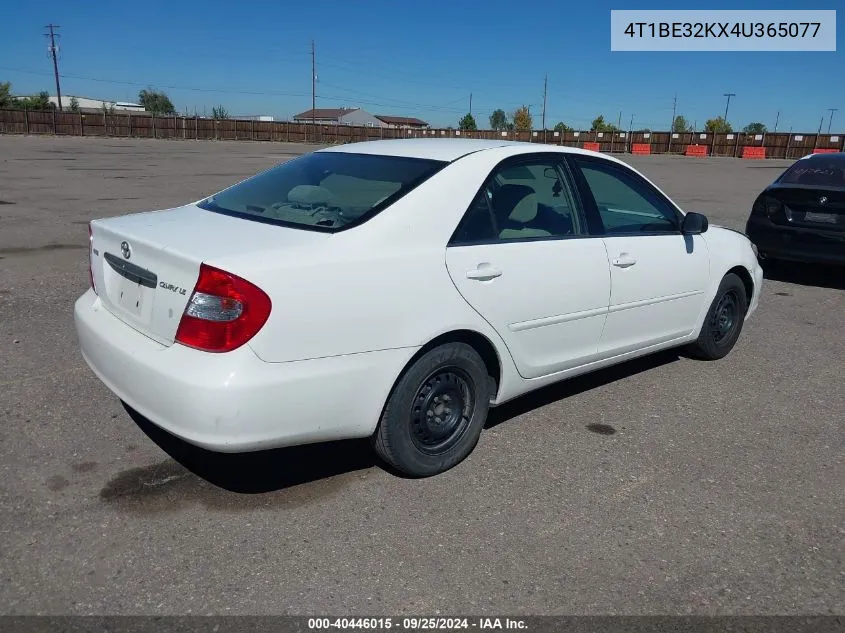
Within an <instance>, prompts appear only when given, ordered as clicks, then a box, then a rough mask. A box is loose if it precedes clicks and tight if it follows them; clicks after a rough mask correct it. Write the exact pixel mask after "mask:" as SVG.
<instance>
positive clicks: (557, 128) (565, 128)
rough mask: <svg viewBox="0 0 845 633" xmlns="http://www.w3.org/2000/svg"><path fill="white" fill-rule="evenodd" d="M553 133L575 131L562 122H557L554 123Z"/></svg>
mask: <svg viewBox="0 0 845 633" xmlns="http://www.w3.org/2000/svg"><path fill="white" fill-rule="evenodd" d="M554 131H555V132H574V131H575V130H573V129H572V128H571V127H569V126H568V125H567V124H566V123H564V122H563V121H558V122H557V123H555V127H554Z"/></svg>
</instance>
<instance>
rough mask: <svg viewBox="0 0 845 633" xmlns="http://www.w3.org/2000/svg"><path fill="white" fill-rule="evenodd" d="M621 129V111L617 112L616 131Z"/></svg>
mask: <svg viewBox="0 0 845 633" xmlns="http://www.w3.org/2000/svg"><path fill="white" fill-rule="evenodd" d="M621 127H622V110H620V111H619V118H618V119H616V129H617V130H618V129H620V128H621Z"/></svg>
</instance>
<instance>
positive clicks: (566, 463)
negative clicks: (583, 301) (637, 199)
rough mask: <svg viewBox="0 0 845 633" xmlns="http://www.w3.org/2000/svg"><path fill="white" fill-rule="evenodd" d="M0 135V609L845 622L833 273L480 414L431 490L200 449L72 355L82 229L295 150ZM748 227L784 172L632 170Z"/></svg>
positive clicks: (353, 461) (777, 284) (370, 472)
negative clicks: (657, 350) (721, 346)
mask: <svg viewBox="0 0 845 633" xmlns="http://www.w3.org/2000/svg"><path fill="white" fill-rule="evenodd" d="M304 149H305V148H303V147H302V146H292V145H284V144H270V143H249V142H231V143H224V142H191V141H188V142H183V141H143V140H116V139H80V138H26V137H8V136H7V137H0V336H2V343H1V344H0V367H2V372H0V412H2V416H3V424H2V425H0V474H1V475H2V476H0V612H3V613H7V614H34V613H39V614H136V613H137V614H183V613H192V614H284V613H294V614H326V613H331V614H336V615H346V614H361V615H363V614H385V615H399V614H411V613H414V614H434V613H438V612H439V613H440V614H444V615H455V614H491V615H504V614H514V615H517V614H819V613H838V614H842V613H843V612H845V560H843V559H845V494H843V490H845V433H843V421H845V388H843V376H845V335H843V319H845V280H844V279H843V277H845V275H843V273H842V272H841V271H840V272H836V271H832V270H819V269H816V268H813V267H800V268H798V267H792V266H788V267H783V268H779V269H777V270H775V271H774V272H773V273H772V274H770V278H769V279H767V281H766V283H765V289H764V293H763V297H762V300H761V303H760V308H759V311H758V312H757V314H756V315H755V316H754V318H753V319H752V320H751V321H750V322H749V323H747V324H746V327H745V329H744V331H743V333H742V335H741V338H740V341H739V343H738V345H737V347H736V348H735V349H734V351H733V352H732V353H731V354H730V355H729V356H728V357H727V358H726V359H724V360H722V361H718V362H713V363H707V362H701V361H696V360H692V359H689V358H686V357H684V356H681V355H679V354H677V353H674V352H669V353H663V354H660V355H657V356H654V357H650V358H646V359H643V360H639V361H635V362H631V363H627V364H625V365H623V366H620V367H617V368H613V369H610V370H606V371H602V372H600V373H598V374H594V375H591V376H587V377H583V378H579V379H574V380H570V381H568V382H564V383H561V384H559V385H556V386H554V387H551V388H548V389H545V390H543V391H541V392H538V393H536V394H532V395H530V396H527V397H524V398H521V399H519V400H517V401H514V402H512V403H510V404H508V405H505V406H504V407H502V408H500V409H497V410H496V411H495V412H494V413H493V418H492V420H491V422H490V424H489V428H488V429H487V430H486V431H485V432H484V433H483V434H482V437H481V441H480V443H479V445H478V447H477V449H476V450H475V452H474V453H473V454H472V455H471V456H470V457H469V458H468V459H467V460H466V461H465V462H463V463H462V464H461V465H459V466H458V467H456V468H454V469H452V470H451V471H449V472H447V473H446V474H444V475H441V476H438V477H434V478H431V479H425V480H408V479H404V478H400V477H397V476H395V475H393V474H391V473H389V472H387V471H386V470H384V469H382V468H381V467H380V466H379V465H378V464H377V463H376V462H375V461H374V458H373V455H372V454H371V452H370V450H369V447H368V445H367V443H366V442H341V443H337V444H332V445H318V446H312V447H305V448H294V449H284V450H276V451H269V452H264V453H259V454H253V455H247V456H238V455H213V454H210V453H206V452H203V451H200V450H199V449H192V448H189V447H187V446H185V445H184V444H182V443H179V442H177V441H175V440H173V439H172V438H169V437H168V436H166V435H165V434H163V433H161V432H159V431H157V430H156V429H155V428H154V427H152V426H150V425H149V424H148V423H146V422H145V421H143V420H138V421H134V420H133V419H132V418H130V416H129V415H128V414H127V413H126V411H125V410H124V409H123V407H122V406H121V404H120V402H119V401H118V400H117V399H116V398H115V397H114V396H113V395H112V394H111V393H110V392H109V391H108V390H107V389H106V388H105V387H104V386H103V385H102V384H101V383H100V382H99V381H98V380H97V379H96V378H95V377H94V375H93V374H92V373H91V372H90V370H89V369H88V368H87V366H86V365H85V364H84V362H83V360H82V359H81V357H80V355H79V352H78V349H77V344H76V339H75V334H74V329H73V322H72V305H73V302H74V300H75V299H76V298H77V297H78V296H79V295H80V294H82V293H83V292H84V291H85V290H86V288H87V284H88V276H87V271H86V267H87V264H86V255H87V251H86V248H87V232H86V223H87V221H88V220H90V219H92V218H97V217H103V216H110V215H117V214H124V213H131V212H135V211H141V210H148V209H154V208H162V207H167V206H172V205H177V204H181V203H184V202H188V201H191V200H196V199H198V198H200V197H202V196H204V195H207V194H209V193H212V192H214V191H215V190H218V189H220V188H222V187H224V186H226V185H228V184H231V183H233V182H235V181H237V180H239V179H241V178H244V177H246V176H248V175H250V174H252V173H254V172H256V171H257V170H259V169H263V168H266V167H269V166H271V165H272V164H274V163H276V162H279V161H282V160H286V159H288V158H289V157H290V156H292V155H295V154H297V153H300V152H302V151H304ZM625 160H627V161H629V162H630V163H631V164H633V165H634V166H635V167H637V168H638V169H640V170H642V171H643V172H644V173H645V174H646V175H647V176H648V177H650V178H651V179H653V180H654V181H655V182H656V183H657V184H658V185H659V186H660V187H662V188H663V189H664V190H665V191H666V192H667V193H668V194H669V195H671V196H673V197H674V198H675V199H676V200H677V201H678V202H679V203H680V204H681V205H682V206H683V207H684V208H686V209H688V210H695V211H700V212H703V213H705V214H707V215H708V217H709V218H710V220H711V222H715V223H722V224H725V225H727V226H730V227H732V228H737V229H742V228H743V226H744V221H745V217H746V214H747V213H748V210H749V208H750V205H751V203H752V201H753V199H754V197H755V195H756V194H757V193H758V192H759V190H760V189H761V188H762V187H764V186H765V185H766V184H767V183H769V182H770V181H771V180H772V179H774V178H775V176H776V175H777V174H778V173H779V171H780V170H781V169H783V168H784V167H785V166H786V165H787V164H788V163H786V162H783V161H742V160H734V159H691V158H684V157H661V156H651V157H649V156H636V157H631V156H627V157H625Z"/></svg>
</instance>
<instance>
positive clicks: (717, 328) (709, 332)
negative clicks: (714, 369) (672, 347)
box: [689, 273, 748, 360]
mask: <svg viewBox="0 0 845 633" xmlns="http://www.w3.org/2000/svg"><path fill="white" fill-rule="evenodd" d="M747 311H748V298H747V297H746V295H745V284H743V283H742V280H741V279H740V278H739V277H737V276H736V275H735V274H733V273H728V274H727V275H725V277H724V279H722V283H721V284H719V290H717V291H716V297H715V298H714V299H713V303H711V304H710V309H709V310H708V312H707V316H706V317H705V319H704V324H703V325H702V326H701V332H700V333H699V335H698V340H696V342H695V343H693V344H692V345H691V346H690V348H689V349H690V353H692V354H693V355H694V356H697V357H698V358H702V359H705V360H718V359H720V358H724V357H725V356H727V355H728V353H729V352H730V351H731V350H732V349H733V347H734V345H735V344H736V341H737V339H738V338H739V334H740V332H742V324H743V323H744V321H745V314H746V312H747Z"/></svg>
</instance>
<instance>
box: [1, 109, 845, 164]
mask: <svg viewBox="0 0 845 633" xmlns="http://www.w3.org/2000/svg"><path fill="white" fill-rule="evenodd" d="M0 134H42V135H47V134H49V135H64V136H100V137H121V138H158V139H197V140H221V141H223V140H227V141H228V140H237V141H282V142H289V143H317V144H336V143H353V142H358V141H368V140H376V139H396V138H421V137H426V138H454V137H459V138H482V139H503V140H510V141H527V142H535V143H550V144H553V145H567V146H570V147H583V146H584V144H585V143H590V144H592V145H590V147H596V146H597V148H598V149H599V151H602V152H609V153H624V152H631V151H632V150H633V146H634V145H637V150H638V151H637V153H650V154H685V153H686V152H687V148H688V147H690V146H693V147H695V146H698V147H697V148H696V149H698V150H701V153H703V154H704V155H707V156H729V157H739V156H742V155H743V151H744V148H745V147H762V148H765V157H766V158H790V159H792V158H800V157H801V156H804V155H806V154H811V153H813V152H814V151H816V150H838V151H845V134H796V133H787V132H777V133H766V134H745V133H743V132H735V133H733V134H714V133H711V132H706V133H705V132H695V133H693V132H683V133H670V132H556V131H554V130H533V131H527V132H516V131H509V132H499V131H496V130H475V131H466V130H455V129H451V128H449V129H443V128H429V129H400V128H379V127H364V126H351V125H312V124H310V123H297V122H289V121H256V120H252V119H223V120H215V119H209V118H203V117H185V116H178V115H177V116H150V115H143V116H138V115H135V116H132V114H131V113H127V114H77V113H73V112H57V111H56V110H48V111H27V110H0ZM596 144H597V145H596ZM646 146H647V149H646Z"/></svg>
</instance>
